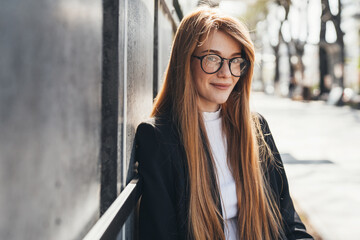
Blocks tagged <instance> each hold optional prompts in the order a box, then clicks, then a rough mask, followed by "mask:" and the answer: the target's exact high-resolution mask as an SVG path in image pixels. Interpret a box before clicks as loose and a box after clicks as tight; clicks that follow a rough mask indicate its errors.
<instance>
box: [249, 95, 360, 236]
mask: <svg viewBox="0 0 360 240" xmlns="http://www.w3.org/2000/svg"><path fill="white" fill-rule="evenodd" d="M251 106H252V110H253V111H257V112H259V113H261V114H262V115H264V116H265V118H266V119H267V121H268V123H269V125H270V129H271V131H272V133H273V136H274V138H275V142H276V144H277V147H278V149H279V151H280V152H281V154H282V156H283V161H284V162H285V169H286V172H287V175H288V179H289V182H290V191H291V194H292V197H293V199H294V200H295V201H296V202H297V204H298V206H299V207H300V208H301V209H302V210H303V211H304V213H305V215H307V218H308V220H309V221H310V223H311V225H312V226H313V227H314V228H315V230H316V231H317V232H318V233H319V235H320V236H321V237H322V239H323V240H343V239H346V240H353V239H354V240H356V239H360V110H353V109H351V108H349V107H335V106H330V105H327V104H326V103H324V102H309V103H304V102H296V101H291V100H290V99H287V98H280V97H274V96H268V95H265V94H263V93H253V95H252V101H251Z"/></svg>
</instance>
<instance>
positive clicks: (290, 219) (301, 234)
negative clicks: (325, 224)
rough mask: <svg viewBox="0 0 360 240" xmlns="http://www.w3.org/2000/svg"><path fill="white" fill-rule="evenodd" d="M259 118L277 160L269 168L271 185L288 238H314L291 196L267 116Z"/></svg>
mask: <svg viewBox="0 0 360 240" xmlns="http://www.w3.org/2000/svg"><path fill="white" fill-rule="evenodd" d="M259 115H260V114H259ZM259 120H260V124H261V128H262V132H263V135H264V138H265V141H266V143H267V145H268V146H269V147H270V149H271V151H272V154H273V156H274V160H275V162H273V163H270V164H269V165H268V169H267V170H268V174H269V176H270V186H271V187H272V190H273V193H275V194H276V195H277V196H275V199H277V200H278V203H279V208H280V212H281V215H282V219H283V227H284V234H285V236H286V239H288V240H294V239H313V237H312V236H311V235H310V234H309V233H307V232H306V228H305V225H304V224H303V223H302V221H301V219H300V217H299V215H298V214H297V212H296V211H295V208H294V204H293V201H292V199H291V197H290V192H289V184H288V180H287V177H286V173H285V169H284V164H283V162H282V159H281V156H280V153H279V151H278V149H277V147H276V145H275V141H274V139H273V136H272V134H271V131H270V128H269V125H268V123H267V121H266V120H265V118H264V117H263V116H261V115H260V117H259Z"/></svg>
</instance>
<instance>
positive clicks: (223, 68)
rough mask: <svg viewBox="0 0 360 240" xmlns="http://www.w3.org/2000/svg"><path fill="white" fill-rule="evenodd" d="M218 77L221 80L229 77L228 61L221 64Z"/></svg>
mask: <svg viewBox="0 0 360 240" xmlns="http://www.w3.org/2000/svg"><path fill="white" fill-rule="evenodd" d="M218 77H223V78H229V77H231V71H230V66H229V63H228V60H227V61H225V62H224V63H223V65H222V66H221V68H220V70H219V71H218Z"/></svg>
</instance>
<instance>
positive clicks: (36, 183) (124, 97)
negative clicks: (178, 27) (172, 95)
mask: <svg viewBox="0 0 360 240" xmlns="http://www.w3.org/2000/svg"><path fill="white" fill-rule="evenodd" d="M155 1H157V2H155ZM155 1H148V0H119V1H109V0H103V1H100V0H87V1H84V0H55V1H45V0H33V1H25V0H4V1H2V4H1V8H0V32H1V35H0V53H1V57H0V126H1V127H0V186H1V187H0V206H2V209H3V213H2V217H1V218H0V239H10V240H11V239H30V240H31V239H81V238H82V237H83V236H84V235H85V234H86V233H87V232H88V231H89V229H90V228H91V227H92V226H93V225H94V223H95V222H96V221H97V220H98V218H99V216H100V212H101V211H105V210H106V208H107V206H108V205H109V204H111V202H112V201H113V200H114V198H116V196H117V195H118V194H119V193H120V192H121V190H122V189H123V187H124V186H125V185H126V182H127V181H128V180H129V179H130V178H131V177H132V175H133V170H132V169H133V159H132V146H133V138H134V133H135V129H136V126H137V125H138V124H139V123H140V122H141V121H142V120H144V119H146V118H147V117H148V115H149V113H150V110H151V106H152V99H153V90H155V92H156V91H157V89H153V86H156V85H154V82H159V83H161V78H162V76H163V71H164V70H165V67H166V63H167V61H168V57H169V51H170V45H171V41H172V36H173V30H174V29H173V28H172V21H174V20H171V19H173V18H175V21H177V22H178V19H176V17H174V16H175V14H174V11H173V6H172V2H173V1H170V0H167V1H160V0H155ZM164 5H166V7H167V9H169V10H170V11H171V13H170V14H169V13H166V11H165V10H164V9H166V8H163V7H164ZM155 16H157V17H158V24H156V23H155V21H154V19H155ZM156 36H157V39H158V42H155V41H154V39H155V37H156ZM155 68H156V71H157V74H156V75H154V69H155ZM101 209H102V210H101ZM132 226H133V224H132V223H131V222H129V223H128V224H127V227H126V228H125V231H123V232H122V233H121V234H120V235H119V237H118V238H120V239H121V238H123V239H124V237H125V236H126V238H131V236H132V233H131V232H132V230H133V227H132ZM125 233H126V235H125Z"/></svg>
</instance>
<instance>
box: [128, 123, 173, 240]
mask: <svg viewBox="0 0 360 240" xmlns="http://www.w3.org/2000/svg"><path fill="white" fill-rule="evenodd" d="M135 141H136V146H135V148H136V151H135V157H136V161H138V162H139V168H138V171H139V178H140V181H142V197H141V200H140V209H139V237H140V239H141V240H143V239H159V240H167V239H177V234H178V233H177V224H176V211H175V205H174V188H173V182H174V180H173V177H172V164H171V159H170V157H169V156H167V155H166V154H165V152H166V151H164V148H163V147H162V145H163V144H162V141H161V139H160V133H159V132H158V129H156V127H155V126H153V125H152V124H150V123H142V124H140V125H139V126H138V128H137V131H136V135H135Z"/></svg>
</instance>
